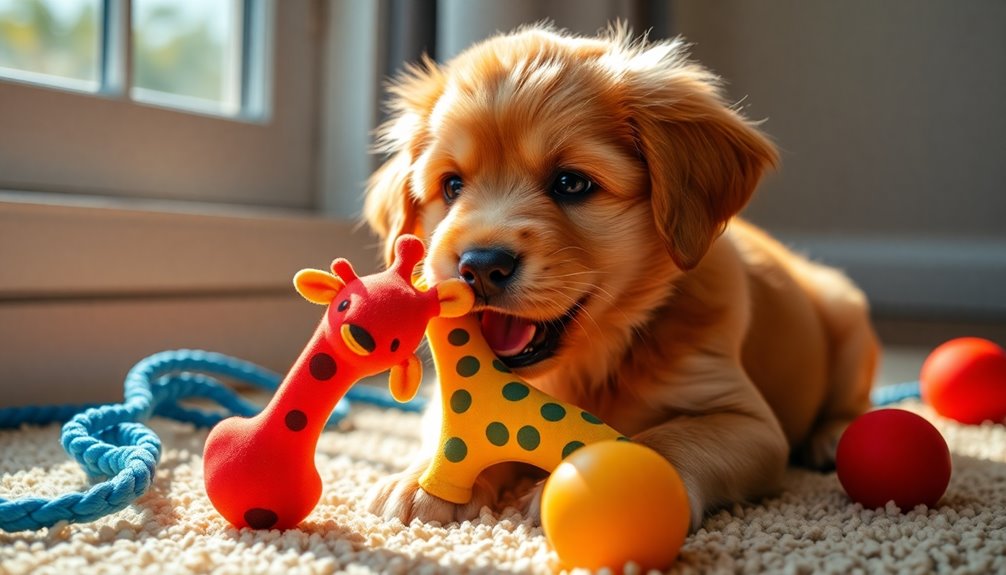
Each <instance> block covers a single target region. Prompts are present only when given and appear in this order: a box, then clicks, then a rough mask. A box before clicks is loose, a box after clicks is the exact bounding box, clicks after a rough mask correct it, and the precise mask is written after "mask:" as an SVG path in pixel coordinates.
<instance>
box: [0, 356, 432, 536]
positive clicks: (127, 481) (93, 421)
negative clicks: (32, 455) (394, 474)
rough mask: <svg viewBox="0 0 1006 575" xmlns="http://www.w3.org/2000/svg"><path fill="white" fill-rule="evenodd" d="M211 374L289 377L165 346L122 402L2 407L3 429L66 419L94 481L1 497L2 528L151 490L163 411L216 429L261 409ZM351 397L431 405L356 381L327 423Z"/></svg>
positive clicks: (80, 517) (261, 383) (91, 511)
mask: <svg viewBox="0 0 1006 575" xmlns="http://www.w3.org/2000/svg"><path fill="white" fill-rule="evenodd" d="M206 374H214V375H217V376H222V377H227V378H231V379H234V380H236V381H239V382H244V383H249V384H252V385H254V386H256V387H260V388H264V389H267V390H270V391H275V390H276V389H277V388H278V387H279V384H280V383H281V382H282V376H281V375H279V374H277V373H275V372H272V371H269V370H267V369H264V368H262V367H259V366H257V365H255V364H253V363H250V362H246V361H243V360H240V359H236V358H233V357H230V356H226V355H223V354H219V353H213V352H207V351H198V350H175V351H164V352H160V353H157V354H154V355H151V356H149V357H147V358H145V359H143V360H141V361H140V362H139V363H137V364H136V365H135V366H133V368H132V369H130V370H129V373H128V374H127V375H126V381H125V393H124V401H123V402H122V403H116V404H109V405H101V404H76V405H53V406H38V407H36V406H29V407H7V408H0V429H14V428H17V427H19V426H20V425H22V424H33V425H46V424H50V423H56V422H66V423H65V424H64V425H63V431H62V435H61V437H60V443H61V444H62V445H63V449H64V450H66V452H67V453H68V454H69V455H70V456H71V457H73V458H74V459H75V460H76V461H77V463H78V464H80V466H81V467H82V468H83V469H84V472H85V473H87V475H88V478H89V479H90V480H91V481H92V482H93V483H94V485H92V487H91V488H90V489H88V490H87V491H83V492H75V493H67V494H64V495H61V496H59V497H56V498H54V499H45V498H41V497H25V498H22V499H16V500H9V499H4V498H0V529H2V530H4V531H9V532H13V531H24V530H35V529H41V528H43V527H51V526H53V525H55V524H56V523H58V522H60V521H66V522H70V523H83V522H88V521H94V520H95V519H98V518H100V517H104V516H105V515H109V514H111V513H115V512H117V511H120V510H122V509H124V508H126V507H127V506H128V505H129V504H130V503H132V502H133V501H135V500H136V499H137V498H138V497H140V496H141V495H143V494H144V493H146V492H147V490H148V489H149V488H150V485H151V483H152V482H153V478H154V470H155V467H156V465H157V462H158V461H159V460H160V457H161V440H160V438H158V437H157V434H155V433H154V431H153V430H152V429H150V428H149V427H147V426H146V425H144V422H145V421H147V420H148V419H150V418H151V417H153V416H155V415H156V416H160V417H165V418H169V419H174V420H176V421H181V422H184V423H191V424H193V425H195V426H196V427H212V426H213V425H215V424H216V423H218V422H220V421H221V420H223V419H225V418H227V417H230V416H233V415H238V416H242V417H251V416H253V415H255V414H256V413H258V412H259V409H260V408H259V407H258V406H257V405H255V404H253V403H251V402H249V401H247V400H245V399H242V398H241V397H240V396H239V395H238V394H237V393H236V392H234V391H233V390H232V389H230V388H229V387H227V386H226V385H224V384H223V383H222V382H221V381H219V380H218V379H216V378H215V377H212V376H210V375H206ZM197 398H201V399H209V400H212V401H214V402H215V403H217V404H218V405H220V406H221V407H222V408H223V411H208V410H204V409H199V408H194V407H187V406H184V405H182V404H181V403H180V402H181V401H183V400H186V399H197ZM350 401H359V402H361V403H369V404H372V405H376V406H379V407H397V408H399V409H404V410H406V411H420V410H421V409H422V408H423V405H424V403H425V401H423V400H422V399H418V398H417V399H415V400H413V401H410V402H408V403H404V404H400V403H398V402H396V401H395V400H394V399H392V398H391V396H390V395H388V394H387V393H385V392H383V391H382V390H380V389H374V388H372V387H369V386H366V385H355V386H353V387H352V388H350V389H349V390H348V391H347V392H346V395H345V397H344V398H343V399H342V401H340V402H339V403H338V405H336V407H335V410H334V411H333V413H332V416H331V417H330V418H329V420H328V423H327V425H326V428H329V429H331V428H332V427H334V426H336V425H338V423H339V422H340V421H342V420H343V418H345V417H346V415H348V414H349V408H350V404H349V402H350Z"/></svg>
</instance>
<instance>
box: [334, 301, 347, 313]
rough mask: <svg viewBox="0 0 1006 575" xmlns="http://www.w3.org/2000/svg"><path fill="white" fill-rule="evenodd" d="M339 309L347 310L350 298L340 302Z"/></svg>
mask: <svg viewBox="0 0 1006 575" xmlns="http://www.w3.org/2000/svg"><path fill="white" fill-rule="evenodd" d="M337 309H338V310H339V311H346V310H347V309H349V300H348V299H344V300H342V301H341V302H339V307H338V308H337Z"/></svg>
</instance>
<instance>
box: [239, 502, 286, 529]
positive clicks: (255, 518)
mask: <svg viewBox="0 0 1006 575" xmlns="http://www.w3.org/2000/svg"><path fill="white" fill-rule="evenodd" d="M277 521H279V517H277V516H276V514H275V513H274V512H272V511H269V510H268V509H260V508H258V507H253V508H252V509H249V510H248V511H245V522H246V523H248V526H249V527H251V528H252V529H269V528H270V527H272V526H273V525H275V524H276V522H277Z"/></svg>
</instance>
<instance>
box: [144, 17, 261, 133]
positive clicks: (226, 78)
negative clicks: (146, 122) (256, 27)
mask: <svg viewBox="0 0 1006 575" xmlns="http://www.w3.org/2000/svg"><path fill="white" fill-rule="evenodd" d="M242 4H243V2H242V1H241V0H133V88H132V90H131V93H132V97H133V98H134V99H136V100H139V101H143V102H149V103H154V104H159V105H164V106H170V107H175V108H185V109H190V110H198V111H204V112H209V113H216V114H225V115H237V114H238V113H239V112H240V108H241V46H242V34H243V25H242V22H243V10H242Z"/></svg>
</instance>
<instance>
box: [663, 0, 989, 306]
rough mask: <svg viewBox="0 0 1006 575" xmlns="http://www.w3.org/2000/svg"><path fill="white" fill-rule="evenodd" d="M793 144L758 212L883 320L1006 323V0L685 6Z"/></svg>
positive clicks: (699, 35)
mask: <svg viewBox="0 0 1006 575" xmlns="http://www.w3.org/2000/svg"><path fill="white" fill-rule="evenodd" d="M673 6H674V10H673V23H674V28H675V31H676V32H677V33H679V34H682V35H684V36H685V37H686V38H687V39H688V40H689V41H691V42H693V43H694V44H695V46H694V48H693V54H694V55H695V56H696V57H697V58H698V59H699V60H700V61H702V62H703V63H705V64H706V65H708V66H710V67H712V68H713V69H715V70H716V71H717V72H719V73H720V74H721V75H722V76H724V77H725V78H726V79H727V81H728V83H729V84H728V86H727V90H728V92H729V94H730V96H731V97H732V98H733V99H734V100H735V101H740V100H742V99H743V104H742V105H743V107H744V109H745V110H746V112H747V113H748V114H749V115H750V116H751V117H753V118H763V119H766V122H765V124H764V129H765V130H766V131H767V132H769V133H770V134H771V135H772V136H773V137H774V138H775V140H776V141H777V142H778V144H779V146H780V148H781V149H782V157H783V165H782V170H781V171H780V172H779V173H777V174H775V175H773V176H771V177H770V178H768V180H767V181H766V182H765V184H764V185H763V186H762V189H761V190H760V192H759V194H758V195H757V197H756V199H755V200H754V202H753V203H752V204H751V205H750V207H749V209H748V210H747V212H746V213H747V215H748V216H749V217H750V218H751V219H753V220H755V221H756V222H758V223H761V224H763V225H765V226H767V227H768V228H770V229H771V230H772V231H774V232H776V233H777V234H781V235H783V236H784V237H786V238H789V239H791V240H792V241H793V242H794V243H796V244H797V245H799V246H801V247H805V248H806V249H808V250H809V251H810V252H811V254H812V255H814V256H816V257H819V258H821V259H824V260H826V261H829V262H831V263H835V264H837V265H840V266H842V267H844V268H846V269H847V270H848V272H849V274H850V275H852V276H853V277H854V278H855V279H857V280H858V281H859V282H860V283H861V284H862V285H864V287H866V289H867V291H868V292H869V293H870V295H871V298H872V299H873V300H874V304H875V308H876V309H877V310H878V311H879V312H880V313H881V314H890V315H901V316H904V315H907V316H912V317H941V318H947V317H951V318H966V319H978V320H986V321H1003V320H1004V319H1006V298H1004V297H1003V294H1004V293H1006V222H1004V220H1006V113H1004V110H1003V107H1004V105H1006V32H1004V31H1006V2H1001V1H998V0H967V1H952V0H886V1H883V2H877V1H872V0H850V1H843V2H830V1H829V2H826V1H822V0H812V1H800V0H771V1H762V2H747V1H744V0H718V1H715V2H700V1H697V0H685V1H678V2H674V4H673Z"/></svg>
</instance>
